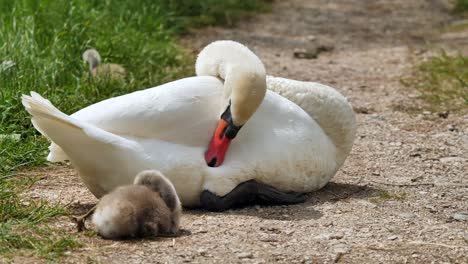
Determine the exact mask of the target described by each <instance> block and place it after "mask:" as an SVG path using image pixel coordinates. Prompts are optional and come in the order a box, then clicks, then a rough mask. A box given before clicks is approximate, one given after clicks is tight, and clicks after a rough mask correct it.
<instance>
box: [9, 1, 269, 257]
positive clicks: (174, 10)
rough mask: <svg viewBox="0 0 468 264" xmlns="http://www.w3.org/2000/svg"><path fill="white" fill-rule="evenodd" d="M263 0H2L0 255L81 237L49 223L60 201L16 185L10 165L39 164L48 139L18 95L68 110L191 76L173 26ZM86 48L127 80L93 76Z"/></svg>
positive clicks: (67, 244)
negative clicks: (25, 195) (32, 196)
mask: <svg viewBox="0 0 468 264" xmlns="http://www.w3.org/2000/svg"><path fill="white" fill-rule="evenodd" d="M268 2H269V1H267V0H227V1H222V0H187V1H175V0H159V1H152V0H134V1H127V0H102V1H97V0H70V1H52V0H42V1H36V0H0V198H1V200H0V259H1V256H6V257H11V256H13V255H14V254H19V253H23V252H29V253H31V254H33V255H37V256H41V257H45V258H48V259H54V258H56V257H59V256H61V255H63V253H64V252H65V251H68V250H70V249H73V248H76V247H78V246H79V243H78V242H77V241H76V238H75V235H68V234H60V233H59V232H58V231H57V230H54V229H53V228H49V227H47V223H48V222H49V221H51V220H53V219H54V218H55V217H57V216H59V215H64V214H65V213H66V211H65V210H64V209H63V207H61V206H55V205H50V204H47V203H46V202H44V201H41V202H37V203H32V202H30V201H28V202H30V203H29V204H25V203H24V201H22V196H21V193H22V192H23V191H24V190H27V188H28V187H29V186H30V185H31V184H32V183H34V181H33V180H31V179H30V178H28V177H26V176H21V177H20V176H18V175H16V174H15V171H18V170H20V169H24V168H31V167H34V166H39V165H41V164H44V163H45V157H46V154H47V145H48V142H47V140H45V139H44V138H43V137H42V136H40V134H39V133H38V132H37V131H36V130H35V129H34V128H33V127H32V125H31V122H30V117H29V115H28V114H27V112H26V111H25V110H24V108H23V106H22V105H21V95H22V94H25V93H29V92H30V91H31V90H34V91H36V92H38V93H40V94H42V95H43V96H45V97H46V98H48V99H49V100H51V101H52V103H53V104H54V105H55V106H57V107H58V108H59V109H61V110H62V111H64V112H65V113H69V114H70V113H73V112H75V111H77V110H78V109H80V108H83V107H85V106H87V105H90V104H92V103H95V102H97V101H100V100H103V99H105V98H109V97H112V96H117V95H121V94H125V93H129V92H132V91H135V90H139V89H144V88H148V87H153V86H156V85H159V84H161V83H164V82H168V81H171V80H174V79H177V78H181V77H183V76H189V75H193V74H194V73H193V63H194V58H193V56H191V55H189V54H186V53H184V52H183V51H182V49H181V47H179V46H178V44H177V38H178V37H179V36H180V35H181V34H184V33H185V32H187V30H189V29H190V28H192V27H199V26H204V25H210V24H225V25H226V24H227V25H232V24H234V23H235V22H236V21H237V20H239V19H244V18H245V17H246V16H248V15H250V14H252V13H253V12H256V11H262V10H267V9H268V7H269V4H268ZM91 47H93V48H96V49H97V50H98V51H99V52H100V54H101V56H102V57H103V60H104V62H112V63H118V64H121V65H122V66H123V67H124V68H125V69H126V70H127V72H128V73H129V74H128V76H127V77H126V79H125V80H124V81H113V80H103V79H93V78H91V77H90V75H89V73H88V66H87V65H86V64H85V63H84V62H83V61H82V60H81V54H82V52H83V51H84V50H86V49H87V48H91ZM7 61H12V62H14V64H11V63H8V62H7ZM0 261H1V260H0Z"/></svg>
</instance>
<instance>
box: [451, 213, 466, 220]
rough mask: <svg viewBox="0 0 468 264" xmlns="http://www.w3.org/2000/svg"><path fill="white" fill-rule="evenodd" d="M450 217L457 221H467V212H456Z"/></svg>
mask: <svg viewBox="0 0 468 264" xmlns="http://www.w3.org/2000/svg"><path fill="white" fill-rule="evenodd" d="M452 218H453V219H455V220H458V221H468V212H461V213H456V214H454V215H453V216H452Z"/></svg>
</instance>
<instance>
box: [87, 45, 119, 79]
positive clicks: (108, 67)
mask: <svg viewBox="0 0 468 264" xmlns="http://www.w3.org/2000/svg"><path fill="white" fill-rule="evenodd" d="M82 57H83V60H84V61H86V62H88V63H89V70H90V71H91V75H93V76H94V77H106V78H111V79H118V80H122V79H123V78H124V77H125V75H126V74H127V73H126V71H125V69H124V68H123V67H122V66H120V65H119V64H115V63H104V64H102V63H101V55H99V52H98V51H97V50H95V49H88V50H86V51H85V52H83V55H82Z"/></svg>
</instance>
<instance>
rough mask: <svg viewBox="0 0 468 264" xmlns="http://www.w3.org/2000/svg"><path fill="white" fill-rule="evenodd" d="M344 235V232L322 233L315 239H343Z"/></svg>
mask: <svg viewBox="0 0 468 264" xmlns="http://www.w3.org/2000/svg"><path fill="white" fill-rule="evenodd" d="M343 237H344V234H343V233H334V234H327V233H325V234H320V235H318V236H316V237H314V238H315V239H323V240H330V239H342V238H343Z"/></svg>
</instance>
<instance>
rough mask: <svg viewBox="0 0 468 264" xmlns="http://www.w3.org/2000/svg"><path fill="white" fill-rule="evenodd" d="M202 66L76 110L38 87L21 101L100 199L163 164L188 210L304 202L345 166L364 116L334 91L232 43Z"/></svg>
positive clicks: (209, 51)
mask: <svg viewBox="0 0 468 264" xmlns="http://www.w3.org/2000/svg"><path fill="white" fill-rule="evenodd" d="M196 72H197V75H198V76H197V77H190V78H185V79H181V80H177V81H173V82H170V83H167V84H164V85H161V86H158V87H154V88H150V89H147V90H142V91H137V92H134V93H131V94H127V95H123V96H119V97H115V98H110V99H107V100H104V101H102V102H99V103H96V104H93V105H90V106H88V107H86V108H84V109H82V110H80V111H78V112H76V113H74V114H72V115H70V116H69V115H66V114H64V113H62V112H60V111H59V110H58V109H57V108H55V107H54V106H53V105H52V104H51V103H50V102H49V101H48V100H46V99H44V98H42V97H41V96H40V95H38V94H37V93H35V92H31V96H27V95H24V96H23V98H22V100H23V105H24V106H25V108H26V110H27V111H28V112H29V113H30V114H31V115H32V123H33V124H34V126H35V128H36V129H37V130H38V131H39V132H41V133H42V134H43V135H45V136H46V137H47V138H49V139H50V140H51V141H52V144H51V146H50V148H49V149H50V153H49V155H48V160H49V161H63V160H70V161H71V163H72V164H73V166H74V167H75V168H76V170H77V171H78V173H79V175H80V177H81V179H82V180H83V182H84V183H85V185H86V186H87V187H88V188H89V190H90V191H91V192H92V193H93V194H94V195H95V196H96V197H98V198H99V197H101V196H103V195H105V194H106V193H108V192H110V191H112V190H113V189H114V188H116V187H118V186H121V185H125V184H130V183H132V182H133V178H134V176H135V175H136V174H138V173H139V172H141V171H143V170H148V169H156V170H159V171H161V172H162V173H163V174H164V175H165V176H166V177H167V178H168V179H170V181H171V182H172V183H173V184H174V186H175V188H176V191H177V193H178V195H179V197H180V199H181V201H182V204H183V205H184V206H200V205H201V206H203V207H205V208H207V209H209V210H215V211H220V210H225V209H228V208H230V207H233V206H235V205H238V204H242V203H246V202H249V201H252V200H256V199H260V200H263V201H267V202H274V203H297V202H301V201H303V200H304V196H303V195H302V193H305V192H311V191H314V190H317V189H319V188H321V187H323V186H324V185H325V184H326V183H327V182H328V181H329V180H330V179H331V178H332V177H333V175H334V174H335V173H336V171H337V170H338V169H339V168H340V166H341V165H342V164H343V163H344V161H345V159H346V157H347V155H348V154H349V152H350V150H351V147H352V144H353V141H354V137H355V131H356V122H355V117H354V113H353V110H352V108H351V106H350V105H349V103H348V102H347V100H346V98H345V97H343V96H342V95H341V94H340V93H338V92H337V91H336V90H334V89H333V88H330V87H327V86H325V85H322V84H318V83H311V82H299V81H294V80H288V79H283V78H276V77H270V76H268V77H267V76H266V74H265V69H264V66H263V64H262V62H261V61H260V59H259V58H258V57H257V56H256V55H255V54H254V53H253V52H251V51H250V50H249V49H248V48H247V47H245V46H243V45H241V44H239V43H237V42H233V41H216V42H213V43H211V44H209V45H208V46H206V47H205V48H204V49H203V50H202V51H201V52H200V54H199V56H198V59H197V63H196ZM267 88H268V90H267ZM220 116H221V117H220ZM216 123H217V124H218V125H217V127H216V129H215V126H216ZM234 138H235V140H234ZM231 142H232V144H231ZM207 165H208V166H207Z"/></svg>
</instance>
